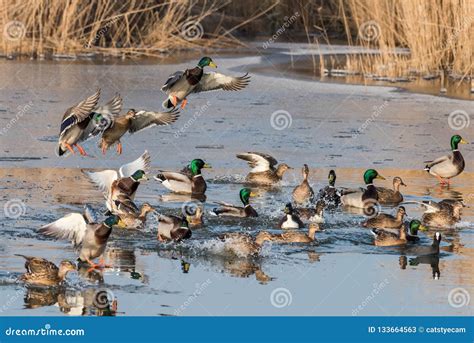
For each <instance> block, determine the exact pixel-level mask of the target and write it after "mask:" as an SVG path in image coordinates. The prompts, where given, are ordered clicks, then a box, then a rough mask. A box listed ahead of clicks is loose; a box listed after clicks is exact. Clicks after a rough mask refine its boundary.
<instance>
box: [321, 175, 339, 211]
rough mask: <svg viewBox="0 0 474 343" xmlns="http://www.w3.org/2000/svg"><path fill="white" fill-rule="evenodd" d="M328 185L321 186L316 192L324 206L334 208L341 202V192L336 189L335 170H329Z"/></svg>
mask: <svg viewBox="0 0 474 343" xmlns="http://www.w3.org/2000/svg"><path fill="white" fill-rule="evenodd" d="M328 183H329V184H328V185H327V186H326V187H324V188H321V189H320V190H319V193H318V199H319V200H322V201H323V202H324V204H325V207H326V208H330V209H333V208H336V207H338V206H339V204H340V203H341V194H340V192H339V190H337V189H336V172H335V171H334V170H332V169H331V170H330V171H329V174H328Z"/></svg>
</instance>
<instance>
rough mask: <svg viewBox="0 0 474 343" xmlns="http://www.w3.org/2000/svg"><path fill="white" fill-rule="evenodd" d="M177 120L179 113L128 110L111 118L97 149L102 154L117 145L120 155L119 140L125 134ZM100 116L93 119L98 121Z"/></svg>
mask: <svg viewBox="0 0 474 343" xmlns="http://www.w3.org/2000/svg"><path fill="white" fill-rule="evenodd" d="M178 118H179V112H178V111H176V110H172V111H169V112H152V111H138V112H137V111H135V110H134V109H130V110H129V111H128V112H127V113H126V114H125V115H122V116H116V117H113V122H112V124H111V125H110V126H109V127H108V128H107V129H106V130H105V131H103V132H102V138H101V140H100V142H99V147H100V148H101V150H102V154H105V153H106V151H107V150H108V149H109V148H110V147H111V146H112V145H114V144H117V154H119V155H120V154H121V153H122V143H121V142H120V138H122V136H123V135H124V134H126V133H127V132H129V133H130V134H133V133H137V132H140V131H142V130H144V129H147V128H149V127H152V126H156V125H158V126H162V125H169V124H171V123H174V122H175V121H176V120H178ZM101 119H102V118H101V115H98V116H96V117H95V120H96V121H100V120H101Z"/></svg>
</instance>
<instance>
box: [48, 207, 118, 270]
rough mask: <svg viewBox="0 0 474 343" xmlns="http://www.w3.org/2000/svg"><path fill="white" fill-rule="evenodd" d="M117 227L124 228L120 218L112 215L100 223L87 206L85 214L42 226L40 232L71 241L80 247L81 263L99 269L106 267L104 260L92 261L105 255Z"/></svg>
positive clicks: (72, 215) (73, 215) (67, 216)
mask: <svg viewBox="0 0 474 343" xmlns="http://www.w3.org/2000/svg"><path fill="white" fill-rule="evenodd" d="M115 225H116V226H119V227H124V224H123V222H122V220H121V219H120V217H118V216H116V215H111V216H109V217H107V219H105V221H104V222H102V223H98V220H97V217H96V215H95V213H94V212H93V210H92V208H90V207H89V206H88V205H86V206H85V210H84V213H83V214H81V213H70V214H67V215H65V216H64V217H62V218H61V219H58V220H56V221H55V222H53V223H50V224H47V225H44V226H42V227H41V228H40V229H39V232H40V233H41V234H44V235H46V236H50V237H54V238H57V239H67V240H71V241H72V242H73V244H74V246H76V247H79V262H82V263H84V262H86V263H88V264H89V265H90V266H91V267H92V268H99V267H104V266H105V264H104V261H103V259H102V258H101V259H100V261H99V264H95V263H94V262H92V260H93V259H95V258H97V257H101V256H102V254H103V253H104V251H105V248H106V245H107V240H108V239H109V236H110V234H111V233H112V227H113V226H115Z"/></svg>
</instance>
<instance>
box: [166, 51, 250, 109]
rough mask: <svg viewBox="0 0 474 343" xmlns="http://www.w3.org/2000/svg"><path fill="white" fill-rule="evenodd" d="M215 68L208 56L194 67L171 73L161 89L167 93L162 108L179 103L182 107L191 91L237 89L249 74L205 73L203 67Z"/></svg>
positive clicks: (247, 82)
mask: <svg viewBox="0 0 474 343" xmlns="http://www.w3.org/2000/svg"><path fill="white" fill-rule="evenodd" d="M206 67H212V68H217V65H216V64H215V63H214V61H213V60H212V58H210V57H207V56H205V57H202V58H201V59H200V60H199V62H198V64H197V65H196V67H194V68H191V69H186V70H184V71H177V72H175V73H173V74H171V75H170V76H169V77H168V79H167V80H166V82H165V84H164V85H163V87H161V90H162V91H163V92H164V93H166V94H167V95H168V98H167V99H166V100H165V101H164V102H163V108H175V107H176V106H178V105H179V104H181V108H182V109H184V108H185V107H186V104H187V102H188V100H187V97H188V95H189V94H191V93H199V92H206V91H211V90H218V89H222V90H225V91H238V90H241V89H244V88H245V87H247V85H248V84H249V82H250V76H248V74H245V75H243V76H237V77H234V76H227V75H224V74H220V73H205V72H204V68H206Z"/></svg>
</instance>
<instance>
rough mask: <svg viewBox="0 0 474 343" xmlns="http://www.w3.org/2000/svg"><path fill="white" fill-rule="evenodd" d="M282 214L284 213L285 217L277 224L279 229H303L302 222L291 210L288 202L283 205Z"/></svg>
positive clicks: (291, 207) (291, 206)
mask: <svg viewBox="0 0 474 343" xmlns="http://www.w3.org/2000/svg"><path fill="white" fill-rule="evenodd" d="M283 212H285V215H284V216H283V217H282V218H281V219H280V222H279V223H278V227H279V228H280V229H301V228H302V227H304V224H303V222H302V221H301V219H300V217H299V216H298V215H297V214H296V211H295V210H294V209H293V205H292V204H291V203H290V202H289V203H287V204H286V205H285V208H284V209H283Z"/></svg>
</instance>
